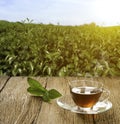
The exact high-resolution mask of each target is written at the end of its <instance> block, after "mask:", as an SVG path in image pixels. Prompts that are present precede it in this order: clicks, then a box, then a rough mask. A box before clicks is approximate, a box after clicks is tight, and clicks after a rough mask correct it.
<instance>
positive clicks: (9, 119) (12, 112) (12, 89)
mask: <svg viewBox="0 0 120 124" xmlns="http://www.w3.org/2000/svg"><path fill="white" fill-rule="evenodd" d="M36 79H37V80H39V81H41V82H43V81H44V82H45V80H46V78H36ZM43 84H44V85H45V83H43ZM27 88H28V83H27V78H26V77H12V78H11V79H10V80H9V81H8V83H7V85H6V86H5V87H4V89H3V90H2V92H1V97H0V111H1V112H2V114H0V119H1V120H0V124H31V123H35V122H36V118H37V116H38V113H39V111H40V109H41V100H40V99H39V98H35V97H31V96H30V95H29V94H28V93H27Z"/></svg>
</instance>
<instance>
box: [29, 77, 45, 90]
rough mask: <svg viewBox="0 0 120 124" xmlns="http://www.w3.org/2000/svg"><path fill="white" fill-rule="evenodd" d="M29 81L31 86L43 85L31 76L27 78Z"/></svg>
mask: <svg viewBox="0 0 120 124" xmlns="http://www.w3.org/2000/svg"><path fill="white" fill-rule="evenodd" d="M27 81H28V83H29V85H30V86H31V87H34V88H38V87H43V86H42V84H40V83H39V82H38V81H37V80H35V79H32V78H30V77H29V78H28V79H27Z"/></svg>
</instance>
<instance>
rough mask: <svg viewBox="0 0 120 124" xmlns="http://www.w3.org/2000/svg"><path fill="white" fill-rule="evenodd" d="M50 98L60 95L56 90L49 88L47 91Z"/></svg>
mask: <svg viewBox="0 0 120 124" xmlns="http://www.w3.org/2000/svg"><path fill="white" fill-rule="evenodd" d="M48 93H49V97H50V99H55V98H57V97H60V96H62V95H61V94H60V93H59V92H58V91H57V90H55V89H51V90H49V91H48Z"/></svg>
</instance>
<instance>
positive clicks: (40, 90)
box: [27, 87, 45, 96]
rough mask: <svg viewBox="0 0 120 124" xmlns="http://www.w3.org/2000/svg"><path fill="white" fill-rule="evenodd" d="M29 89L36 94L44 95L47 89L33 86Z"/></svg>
mask: <svg viewBox="0 0 120 124" xmlns="http://www.w3.org/2000/svg"><path fill="white" fill-rule="evenodd" d="M27 91H28V92H29V93H31V94H33V95H34V96H43V95H44V93H45V91H44V90H42V89H41V88H33V87H29V88H28V89H27Z"/></svg>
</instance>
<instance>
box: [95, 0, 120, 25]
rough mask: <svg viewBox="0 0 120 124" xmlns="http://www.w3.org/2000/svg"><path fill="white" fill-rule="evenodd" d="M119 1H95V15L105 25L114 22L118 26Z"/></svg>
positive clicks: (119, 16)
mask: <svg viewBox="0 0 120 124" xmlns="http://www.w3.org/2000/svg"><path fill="white" fill-rule="evenodd" d="M119 6H120V0H96V1H95V10H94V12H95V15H96V17H97V18H98V20H99V19H100V20H101V19H102V21H103V23H106V24H107V25H109V24H112V23H113V22H115V23H116V24H120V14H119V12H120V7H119Z"/></svg>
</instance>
